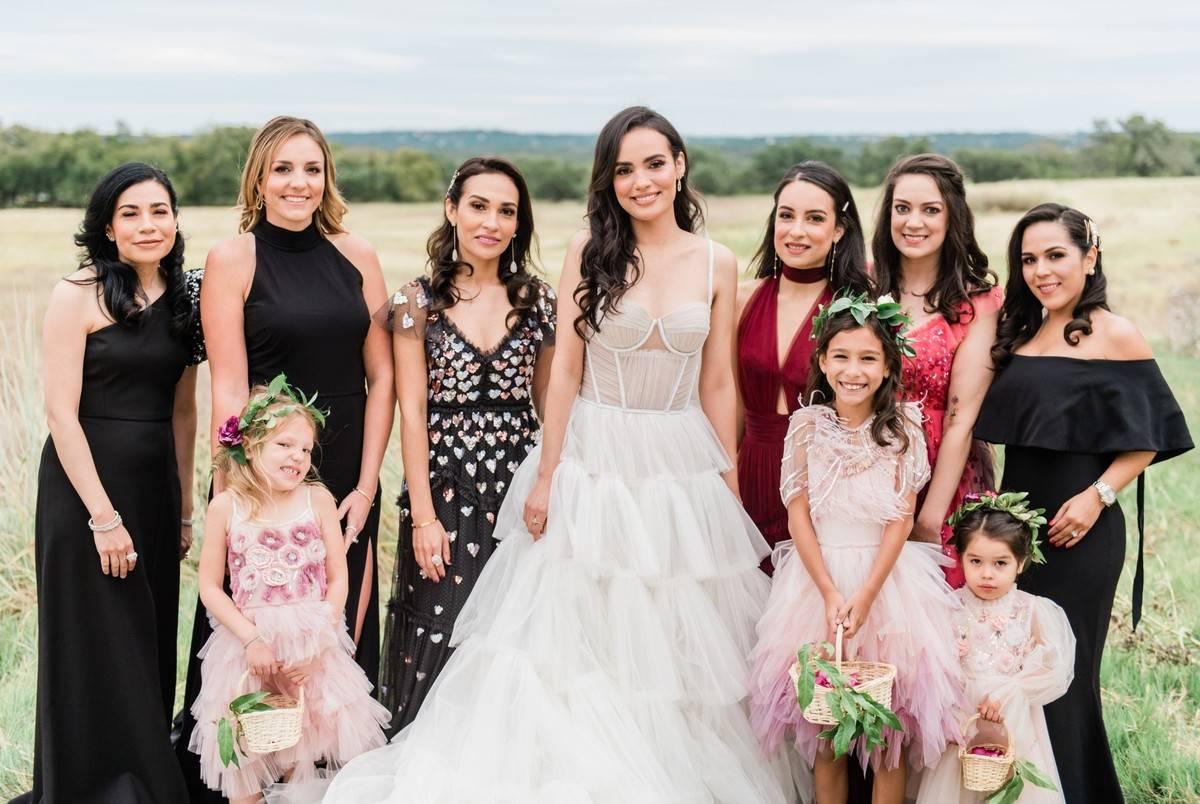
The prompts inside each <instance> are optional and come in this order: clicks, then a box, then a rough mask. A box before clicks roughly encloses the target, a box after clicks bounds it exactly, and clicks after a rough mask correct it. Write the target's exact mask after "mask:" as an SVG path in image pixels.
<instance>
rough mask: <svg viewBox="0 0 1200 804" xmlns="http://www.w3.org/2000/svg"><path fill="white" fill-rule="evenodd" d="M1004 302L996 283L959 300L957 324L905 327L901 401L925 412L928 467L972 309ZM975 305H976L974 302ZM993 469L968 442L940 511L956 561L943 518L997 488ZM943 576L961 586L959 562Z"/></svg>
mask: <svg viewBox="0 0 1200 804" xmlns="http://www.w3.org/2000/svg"><path fill="white" fill-rule="evenodd" d="M1003 303H1004V292H1003V291H1002V290H1001V289H1000V288H999V287H994V288H992V289H991V290H989V291H987V292H985V293H978V294H976V295H975V296H973V297H972V298H971V302H969V303H968V302H963V304H962V306H961V307H960V308H959V319H958V322H957V323H953V324H952V323H950V322H949V321H947V320H946V319H945V318H944V317H943V316H942V315H940V314H936V315H934V316H933V317H932V318H929V319H926V320H925V321H924V322H922V323H921V324H920V325H919V326H917V327H915V328H914V329H912V330H910V331H909V337H911V338H912V340H913V346H914V347H915V348H916V351H917V356H916V357H906V358H904V401H905V402H917V403H920V405H921V412H922V413H923V414H924V422H923V429H924V430H925V446H926V449H927V450H928V453H929V465H930V467H932V469H933V471H934V472H936V471H937V455H938V450H939V449H941V446H942V427H943V426H944V424H945V422H946V409H947V407H948V406H949V400H950V371H951V369H952V368H954V355H955V353H956V352H957V351H958V346H959V344H961V343H962V342H963V339H964V338H966V337H967V328H968V327H969V326H970V324H971V321H973V320H974V317H975V311H976V310H978V311H980V312H983V311H987V312H995V311H996V310H999V309H1000V305H1002V304H1003ZM972 305H974V306H972ZM994 473H995V470H994V467H993V464H992V453H991V450H990V449H989V448H988V446H987V445H986V444H984V443H983V442H981V441H974V440H973V441H972V442H971V452H970V454H969V455H968V456H967V465H966V466H965V467H963V473H962V477H960V478H959V481H958V488H957V489H955V491H954V498H953V499H952V500H951V501H950V507H949V508H947V509H946V511H945V513H943V514H942V552H943V553H945V554H946V555H948V556H950V557H951V558H953V559H955V561H956V562H957V559H958V555H957V553H956V552H955V550H954V548H953V547H952V546H951V545H950V544H948V542H949V541H950V537H951V536H952V535H953V533H952V531H951V529H950V526H949V525H947V524H946V519H947V518H949V516H950V514H951V513H952V512H953V511H954V510H955V509H956V508H958V506H960V505H962V500H963V497H965V496H966V495H967V494H969V493H971V492H978V491H995V489H992V488H990V487H991V485H992V483H993V482H994ZM928 490H929V487H928V486H926V487H925V491H923V492H921V494H920V496H919V497H918V499H917V510H920V507H921V506H922V505H924V503H925V492H926V491H928ZM944 571H945V573H946V580H947V581H949V582H950V585H951V586H953V587H954V588H956V589H957V588H959V587H961V586H962V585H963V582H964V578H963V573H962V568H961V567H959V566H958V564H957V563H955V565H954V566H953V567H946V568H945V570H944Z"/></svg>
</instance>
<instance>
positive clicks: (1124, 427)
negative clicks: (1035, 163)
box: [975, 204, 1192, 804]
mask: <svg viewBox="0 0 1200 804" xmlns="http://www.w3.org/2000/svg"><path fill="white" fill-rule="evenodd" d="M1008 252H1009V254H1008V259H1009V279H1008V287H1007V292H1006V299H1005V302H1004V308H1003V310H1002V312H1001V318H1000V325H999V328H998V333H997V340H996V346H995V348H994V349H993V353H992V357H993V359H994V361H995V364H996V366H997V372H998V373H997V375H996V378H995V380H994V381H993V382H992V386H991V389H990V390H989V391H988V394H987V397H986V399H985V401H984V404H983V407H982V409H981V411H980V414H979V419H978V421H977V422H976V425H975V435H976V436H977V437H979V438H982V439H984V440H985V441H990V442H992V443H995V444H1004V445H1005V447H1006V448H1005V453H1004V454H1005V462H1004V478H1003V481H1002V483H1001V485H1002V487H1003V488H1006V489H1021V490H1026V491H1028V492H1029V496H1030V501H1031V503H1032V505H1034V506H1037V507H1039V508H1045V509H1046V512H1047V513H1048V514H1049V515H1051V517H1052V518H1051V520H1050V528H1049V531H1048V534H1047V535H1048V539H1047V541H1048V543H1047V544H1045V545H1043V548H1042V550H1043V552H1044V553H1045V554H1046V563H1045V564H1034V565H1031V566H1030V567H1029V568H1028V569H1027V570H1026V571H1025V573H1024V574H1022V576H1021V588H1022V589H1024V590H1025V591H1026V592H1031V593H1033V594H1035V595H1043V596H1045V597H1048V598H1050V599H1051V600H1053V601H1054V602H1055V603H1058V604H1059V605H1060V606H1062V607H1063V609H1064V610H1065V611H1066V613H1067V617H1068V618H1069V619H1070V621H1071V627H1072V628H1073V629H1074V631H1075V640H1076V656H1075V680H1074V681H1073V682H1072V684H1071V686H1070V688H1069V689H1068V691H1067V694H1066V695H1064V696H1063V697H1062V698H1059V699H1058V700H1057V701H1055V702H1054V703H1052V704H1050V705H1048V706H1047V707H1046V725H1047V727H1048V728H1049V731H1050V739H1051V741H1052V742H1053V743H1054V755H1055V757H1056V759H1057V760H1058V770H1059V774H1060V775H1061V777H1062V785H1063V793H1064V795H1065V797H1066V800H1067V802H1068V804H1084V803H1085V802H1086V804H1106V802H1120V801H1123V797H1122V794H1121V788H1120V784H1119V781H1118V779H1117V774H1116V770H1115V769H1114V767H1113V760H1112V753H1111V751H1110V750H1109V745H1108V737H1107V734H1106V733H1105V730H1104V720H1103V717H1102V714H1101V705H1100V659H1101V656H1102V654H1103V651H1104V641H1105V638H1106V636H1107V634H1108V622H1109V615H1110V614H1111V612H1112V606H1113V597H1114V595H1115V594H1116V589H1117V579H1118V578H1119V577H1120V575H1121V567H1122V565H1123V564H1124V559H1125V515H1124V513H1123V512H1122V510H1121V506H1120V504H1119V503H1117V502H1116V496H1115V495H1116V492H1118V491H1120V490H1121V489H1122V488H1124V487H1125V486H1126V485H1128V484H1129V483H1130V482H1132V481H1133V480H1134V479H1135V478H1136V479H1137V481H1138V495H1137V496H1138V507H1139V510H1138V529H1139V533H1138V557H1137V570H1136V574H1135V576H1134V582H1133V623H1134V626H1135V627H1136V625H1137V621H1138V618H1139V616H1140V611H1141V594H1142V580H1143V579H1142V573H1143V568H1142V543H1141V538H1142V533H1141V527H1142V512H1141V510H1140V509H1141V504H1142V489H1143V482H1144V481H1143V479H1142V471H1143V470H1144V469H1145V468H1146V467H1147V466H1149V465H1150V464H1151V463H1156V462H1158V461H1162V460H1166V459H1167V458H1172V457H1174V456H1176V455H1179V454H1180V453H1182V452H1185V451H1187V450H1189V449H1191V447H1192V441H1191V438H1190V436H1189V435H1188V430H1187V425H1186V424H1185V422H1184V420H1183V414H1182V412H1181V411H1180V409H1179V406H1178V405H1177V404H1176V402H1175V399H1174V397H1173V396H1172V395H1171V390H1170V389H1169V388H1168V387H1167V384H1166V382H1165V381H1164V380H1163V376H1162V374H1161V373H1160V372H1159V369H1158V365H1157V363H1155V362H1154V357H1153V355H1152V354H1151V352H1150V347H1149V346H1148V345H1147V344H1146V341H1145V339H1144V338H1143V337H1142V335H1141V333H1139V332H1138V330H1137V328H1136V327H1135V326H1134V325H1133V323H1132V322H1130V321H1128V320H1127V319H1124V318H1121V317H1120V316H1117V315H1114V314H1113V313H1112V312H1110V311H1109V309H1108V303H1107V300H1106V295H1105V279H1104V274H1103V272H1102V270H1101V259H1100V237H1099V234H1098V232H1097V231H1096V227H1095V224H1094V223H1093V222H1092V221H1091V220H1090V219H1089V218H1087V217H1086V216H1085V215H1083V214H1082V213H1081V212H1079V211H1078V210H1074V209H1070V208H1068V207H1064V206H1061V205H1059V204H1042V205H1041V206H1038V207H1035V208H1034V209H1032V210H1030V211H1029V212H1028V213H1026V215H1025V217H1024V218H1022V219H1021V221H1020V222H1019V223H1018V224H1017V227H1016V230H1015V231H1014V232H1013V235H1012V239H1011V241H1010V242H1009V248H1008Z"/></svg>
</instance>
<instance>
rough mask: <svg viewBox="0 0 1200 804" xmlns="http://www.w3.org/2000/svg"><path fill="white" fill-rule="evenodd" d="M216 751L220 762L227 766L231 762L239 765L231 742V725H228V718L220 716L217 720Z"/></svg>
mask: <svg viewBox="0 0 1200 804" xmlns="http://www.w3.org/2000/svg"><path fill="white" fill-rule="evenodd" d="M217 753H218V754H219V755H220V757H221V764H222V765H224V766H225V767H227V768H228V767H229V765H230V764H231V763H232V764H234V765H236V766H237V767H239V768H240V767H241V763H240V762H238V758H237V751H236V750H235V749H234V744H233V727H232V726H230V725H229V720H228V719H226V718H221V719H220V720H219V721H218V722H217Z"/></svg>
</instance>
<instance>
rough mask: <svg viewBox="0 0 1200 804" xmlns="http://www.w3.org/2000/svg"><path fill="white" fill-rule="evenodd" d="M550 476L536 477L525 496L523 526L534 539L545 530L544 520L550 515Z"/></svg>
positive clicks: (540, 535) (538, 537)
mask: <svg viewBox="0 0 1200 804" xmlns="http://www.w3.org/2000/svg"><path fill="white" fill-rule="evenodd" d="M549 508H550V478H549V477H540V476H539V477H538V479H537V482H536V483H534V484H533V490H532V491H530V492H529V496H528V497H526V498H525V527H526V528H527V529H528V530H529V533H530V534H531V535H532V536H533V538H534V539H535V540H537V539H540V538H542V534H543V533H545V532H546V521H547V519H548V518H549V516H550V512H549Z"/></svg>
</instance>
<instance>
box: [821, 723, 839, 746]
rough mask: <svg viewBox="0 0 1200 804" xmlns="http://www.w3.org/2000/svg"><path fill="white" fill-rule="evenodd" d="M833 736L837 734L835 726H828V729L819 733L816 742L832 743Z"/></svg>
mask: <svg viewBox="0 0 1200 804" xmlns="http://www.w3.org/2000/svg"><path fill="white" fill-rule="evenodd" d="M835 734H837V726H830V727H829V728H827V729H825V730H824V731H821V732H820V733H818V734H817V739H818V740H828V741H830V742H833V737H834V735H835Z"/></svg>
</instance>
